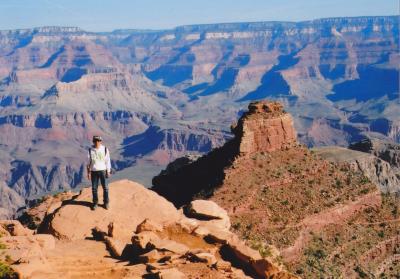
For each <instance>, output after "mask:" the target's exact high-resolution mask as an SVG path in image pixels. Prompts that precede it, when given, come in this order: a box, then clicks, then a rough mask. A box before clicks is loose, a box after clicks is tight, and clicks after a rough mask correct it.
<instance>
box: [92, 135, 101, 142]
mask: <svg viewBox="0 0 400 279" xmlns="http://www.w3.org/2000/svg"><path fill="white" fill-rule="evenodd" d="M93 141H103V139H102V138H101V136H93Z"/></svg>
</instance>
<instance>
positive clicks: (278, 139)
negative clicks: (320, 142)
mask: <svg viewBox="0 0 400 279" xmlns="http://www.w3.org/2000/svg"><path fill="white" fill-rule="evenodd" d="M232 132H233V133H234V135H235V137H236V138H239V139H240V146H239V153H241V154H251V153H254V152H262V151H266V152H270V151H274V150H277V149H282V148H289V147H291V146H293V145H294V144H296V138H297V135H296V130H295V129H294V126H293V119H292V117H291V116H290V114H288V113H287V112H285V111H284V110H283V106H282V104H280V103H278V102H268V101H262V102H254V103H250V104H249V111H248V112H247V113H245V114H244V115H243V116H242V117H241V118H240V119H239V121H238V124H237V125H236V126H234V127H232Z"/></svg>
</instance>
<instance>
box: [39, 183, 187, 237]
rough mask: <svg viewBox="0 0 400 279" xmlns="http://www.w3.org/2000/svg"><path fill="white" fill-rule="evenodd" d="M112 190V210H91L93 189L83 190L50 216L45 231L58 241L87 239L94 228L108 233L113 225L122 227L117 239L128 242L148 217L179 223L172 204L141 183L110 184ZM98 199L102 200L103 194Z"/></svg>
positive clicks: (157, 221)
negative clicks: (110, 225)
mask: <svg viewBox="0 0 400 279" xmlns="http://www.w3.org/2000/svg"><path fill="white" fill-rule="evenodd" d="M109 188H110V189H109V194H110V209H109V210H106V209H104V208H102V207H101V206H100V207H98V208H97V209H96V210H94V211H92V210H91V209H90V206H91V200H92V193H91V189H90V188H84V189H83V190H82V191H81V193H80V194H79V195H78V196H77V197H76V198H75V199H72V200H68V201H65V202H64V205H63V206H62V207H61V208H59V209H58V210H56V211H55V212H54V213H53V214H52V215H51V218H50V220H49V222H48V224H47V226H45V227H43V228H42V232H46V233H51V234H53V235H54V236H56V237H57V238H59V239H68V240H75V239H84V238H86V237H89V236H91V233H92V232H91V231H92V229H93V228H94V227H96V226H97V227H99V229H101V230H102V231H108V225H109V224H110V223H111V222H113V226H114V227H119V233H118V234H119V235H118V236H117V237H118V238H119V239H120V240H123V241H126V242H128V241H129V240H130V238H131V236H132V233H133V232H134V231H135V230H136V228H137V226H138V225H139V224H140V223H142V222H143V220H145V219H146V218H147V219H151V220H152V221H154V222H156V223H159V224H163V223H169V222H177V221H178V220H179V219H180V217H181V216H180V214H179V212H178V211H177V209H176V208H175V207H174V205H173V204H172V203H170V202H168V201H167V200H166V199H165V198H163V197H161V196H159V195H158V194H156V193H155V192H153V191H151V190H149V189H146V188H145V187H144V186H142V185H140V184H138V183H135V182H132V181H129V180H120V181H116V182H113V183H110V185H109ZM99 200H100V201H101V200H102V197H101V191H99ZM113 235H114V234H113Z"/></svg>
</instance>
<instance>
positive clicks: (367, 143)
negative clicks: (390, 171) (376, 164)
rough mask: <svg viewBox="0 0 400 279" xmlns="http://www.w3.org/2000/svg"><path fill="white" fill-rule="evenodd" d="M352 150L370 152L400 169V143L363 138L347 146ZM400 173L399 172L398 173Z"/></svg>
mask: <svg viewBox="0 0 400 279" xmlns="http://www.w3.org/2000/svg"><path fill="white" fill-rule="evenodd" d="M349 148H350V149H352V150H358V151H361V152H366V153H370V154H372V155H374V156H376V157H378V158H380V159H382V160H384V161H386V162H388V163H389V164H390V166H392V167H393V168H394V169H397V170H398V171H400V144H396V143H392V142H385V141H382V140H378V139H365V140H362V141H359V142H356V143H353V144H351V145H350V146H349ZM399 175H400V173H399Z"/></svg>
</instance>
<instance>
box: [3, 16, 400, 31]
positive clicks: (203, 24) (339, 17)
mask: <svg viewBox="0 0 400 279" xmlns="http://www.w3.org/2000/svg"><path fill="white" fill-rule="evenodd" d="M384 17H386V18H396V17H397V18H398V19H400V15H362V16H337V17H322V18H314V19H308V20H299V21H288V20H261V21H260V20H258V21H231V22H213V23H193V24H183V25H177V26H175V27H171V28H160V29H146V28H129V27H127V28H117V29H113V30H111V31H88V30H85V29H83V28H81V27H79V26H73V25H69V26H68V25H43V26H35V27H27V28H15V29H0V32H1V33H3V32H7V31H8V32H9V31H20V30H21V31H22V30H35V29H40V28H76V29H78V31H77V32H86V33H113V32H118V31H137V32H165V31H171V30H175V29H178V28H182V27H190V26H207V25H220V24H246V23H247V24H254V23H289V24H290V23H291V24H301V23H311V22H313V21H319V20H329V19H331V20H332V19H344V18H349V19H357V18H384Z"/></svg>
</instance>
